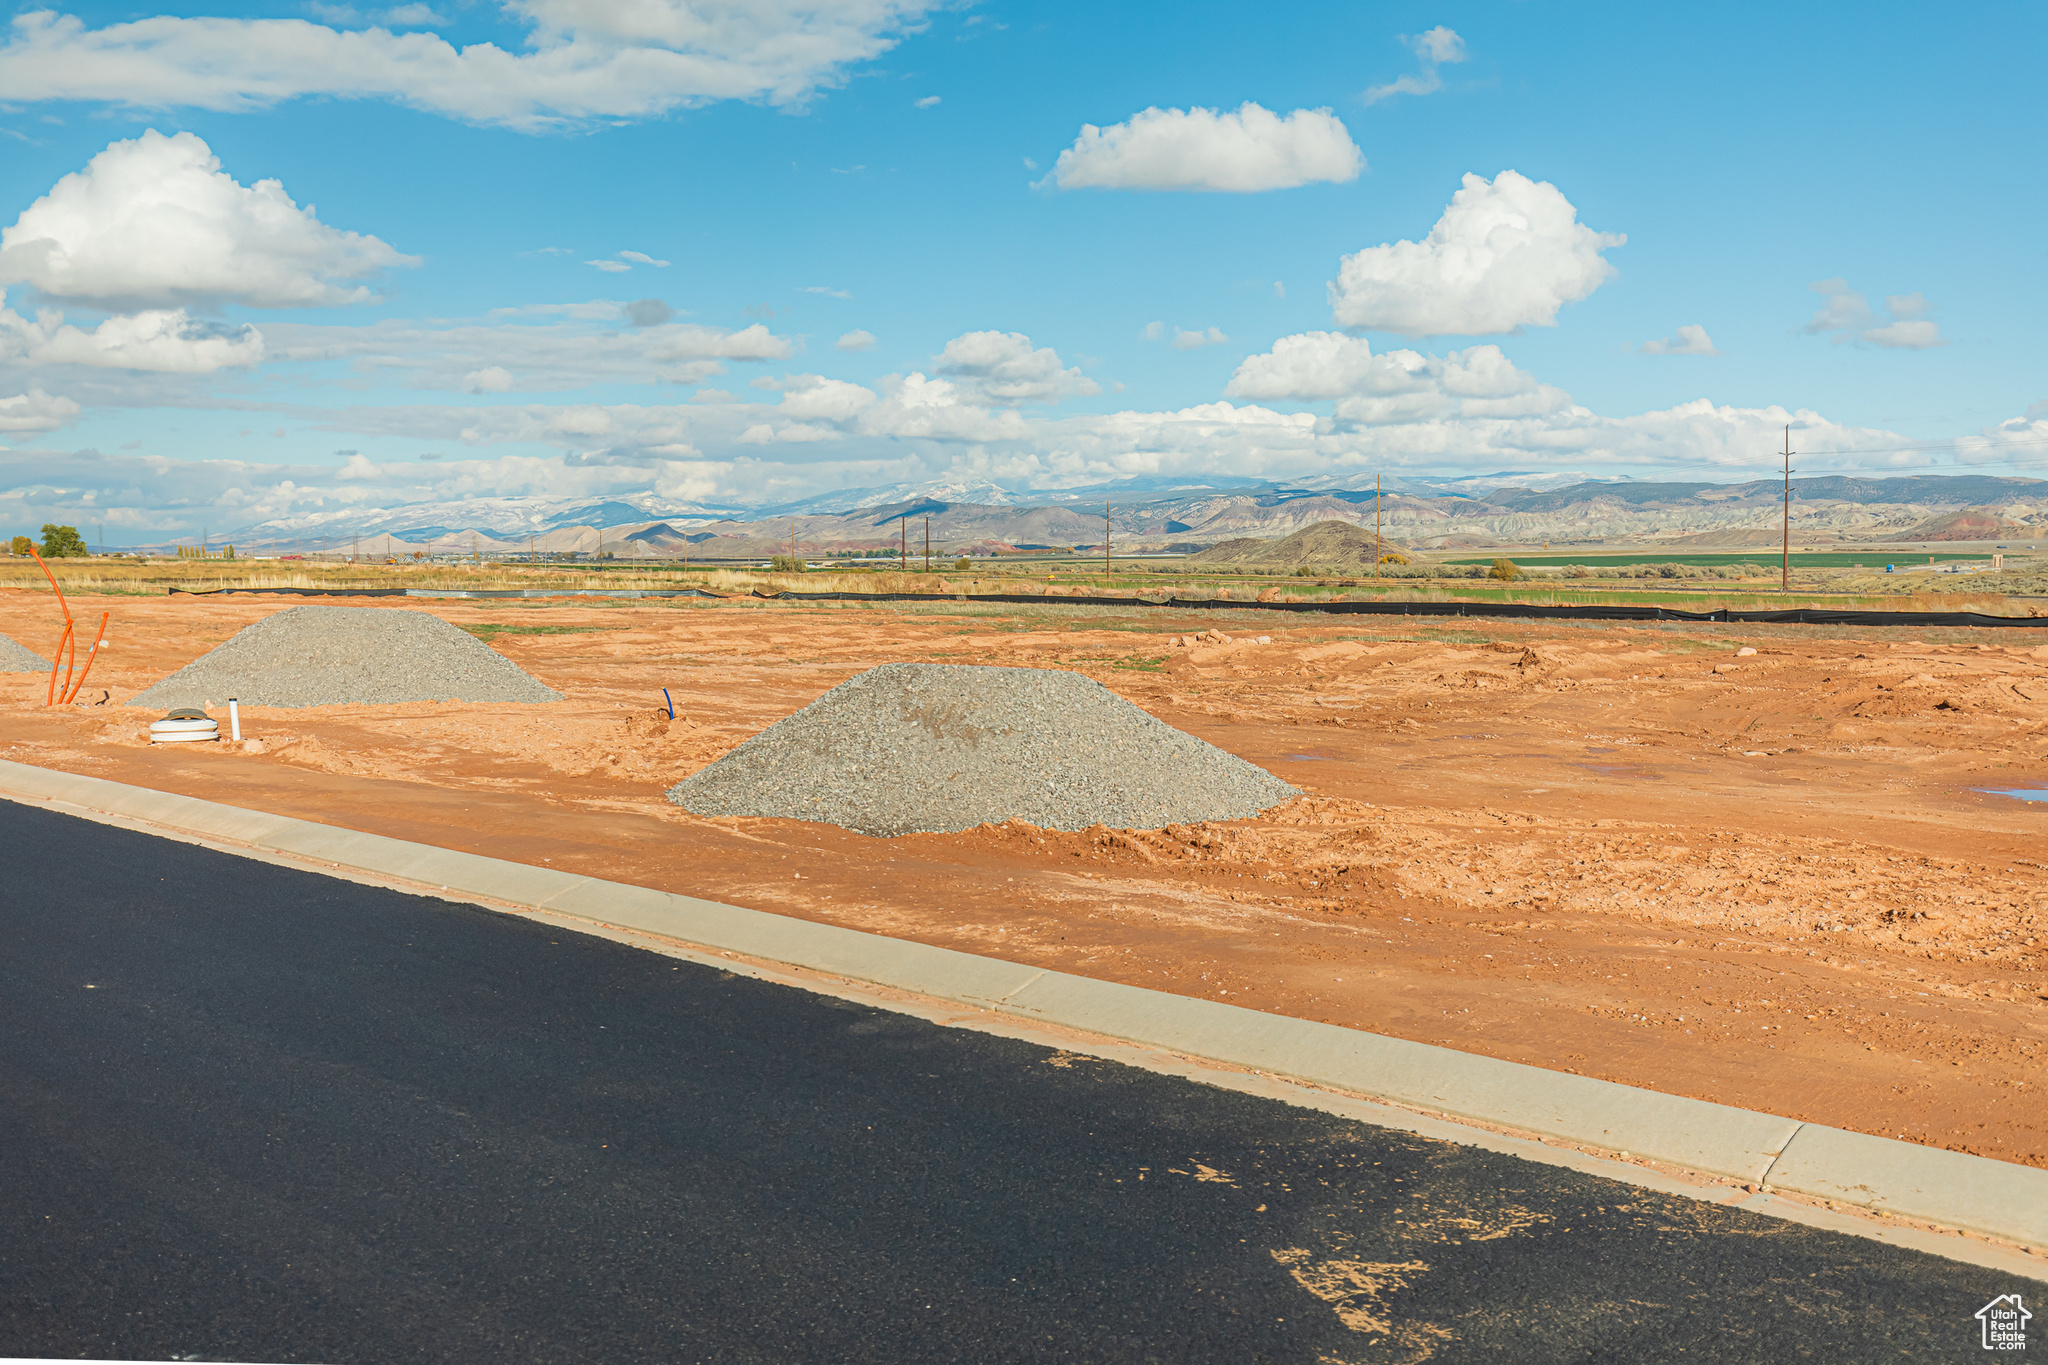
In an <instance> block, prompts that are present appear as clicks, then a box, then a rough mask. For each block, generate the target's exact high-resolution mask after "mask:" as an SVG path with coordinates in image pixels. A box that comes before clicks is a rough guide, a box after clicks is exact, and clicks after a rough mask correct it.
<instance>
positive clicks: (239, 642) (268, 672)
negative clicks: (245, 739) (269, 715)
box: [128, 607, 562, 710]
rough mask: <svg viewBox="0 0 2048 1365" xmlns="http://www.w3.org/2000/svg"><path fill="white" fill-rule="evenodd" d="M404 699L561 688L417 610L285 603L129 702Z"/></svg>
mask: <svg viewBox="0 0 2048 1365" xmlns="http://www.w3.org/2000/svg"><path fill="white" fill-rule="evenodd" d="M229 697H234V698H236V699H238V700H239V701H240V702H241V703H242V704H243V705H244V706H374V705H380V704H385V703H391V702H407V701H484V702H496V701H560V700H561V699H562V694H561V693H559V692H557V691H555V690H554V689H553V688H550V687H546V686H544V685H542V683H541V682H540V681H539V680H538V679H536V678H535V677H533V675H532V674H530V673H528V672H526V671H525V670H524V669H522V668H520V667H519V666H518V665H517V664H515V663H513V662H512V661H511V660H510V659H508V658H506V657H505V656H504V655H502V654H500V653H498V651H496V650H495V649H492V648H491V647H490V646H489V645H487V644H485V643H484V642H483V641H481V640H479V639H477V638H476V637H475V636H473V635H471V634H469V633H468V632H466V631H463V630H460V629H458V628H457V627H455V626H451V625H449V624H448V623H447V622H446V621H443V620H442V619H441V618H440V617H438V616H429V615H428V614H427V613H425V612H423V611H395V610H392V609H390V608H388V607H293V608H291V609H290V610H288V611H281V612H279V613H278V614H277V615H275V616H266V617H264V618H263V619H262V620H261V621H258V622H257V623H256V624H255V625H253V626H249V627H247V628H246V629H243V630H241V631H238V632H236V634H235V635H234V637H233V638H231V639H230V640H228V641H227V642H226V643H225V644H223V645H221V646H219V647H218V648H217V649H214V650H213V651H211V652H210V653H207V654H203V655H201V656H200V657H199V658H197V659H194V660H193V661H192V662H191V663H189V664H186V665H185V666H184V667H183V668H181V669H179V670H178V671H177V672H176V673H173V674H171V676H170V677H168V678H165V679H164V680H163V681H161V682H159V683H157V684H156V685H155V686H153V687H151V688H150V689H149V690H147V691H145V692H143V693H141V694H140V695H139V696H137V697H136V698H135V699H134V700H132V701H130V702H129V703H128V704H129V705H130V706H149V707H155V708H157V709H160V710H169V709H171V708H172V707H178V706H205V705H207V704H208V703H218V702H224V701H226V700H227V699H228V698H229Z"/></svg>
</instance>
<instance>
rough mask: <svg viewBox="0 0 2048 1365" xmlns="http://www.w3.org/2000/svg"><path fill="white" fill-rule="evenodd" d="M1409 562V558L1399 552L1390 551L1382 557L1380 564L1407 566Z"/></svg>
mask: <svg viewBox="0 0 2048 1365" xmlns="http://www.w3.org/2000/svg"><path fill="white" fill-rule="evenodd" d="M1407 562H1408V556H1407V555H1404V554H1402V553H1401V552H1400V551H1399V550H1389V551H1387V552H1386V553H1385V554H1383V555H1381V556H1380V563H1382V564H1406V563H1407Z"/></svg>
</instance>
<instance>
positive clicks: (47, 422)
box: [0, 389, 78, 431]
mask: <svg viewBox="0 0 2048 1365" xmlns="http://www.w3.org/2000/svg"><path fill="white" fill-rule="evenodd" d="M77 415H78V404H76V403H74V402H72V401H71V400H70V399H69V398H61V397H59V398H53V397H51V396H50V395H49V394H47V393H44V392H43V391H42V390H41V389H30V390H29V391H28V392H27V393H17V394H15V395H14V396H13V397H12V398H0V431H55V430H56V429H57V428H58V427H60V426H63V425H64V423H66V422H67V421H69V420H70V419H72V418H73V417H76V416H77Z"/></svg>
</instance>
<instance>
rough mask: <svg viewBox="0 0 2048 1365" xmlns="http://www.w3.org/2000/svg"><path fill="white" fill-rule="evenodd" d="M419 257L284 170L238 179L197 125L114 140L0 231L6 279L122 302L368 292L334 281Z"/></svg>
mask: <svg viewBox="0 0 2048 1365" xmlns="http://www.w3.org/2000/svg"><path fill="white" fill-rule="evenodd" d="M0 87H4V79H0ZM418 263H419V262H418V261H417V259H415V258H414V257H411V256H405V255H401V254H400V253H399V252H397V251H395V250H393V249H392V248H391V247H390V246H388V245H386V244H385V243H384V242H382V241H379V240H378V239H377V238H375V237H369V236H364V235H361V234H358V233H354V232H344V231H341V230H339V229H336V228H331V227H329V226H327V225H326V224H325V223H322V222H321V221H320V220H319V218H318V217H316V216H315V214H314V211H313V209H312V207H311V206H310V205H308V206H307V207H305V208H301V207H299V206H298V205H297V204H295V203H293V202H292V198H291V196H290V195H288V194H286V193H285V190H284V186H283V185H282V184H280V183H279V182H278V181H276V180H259V181H257V182H256V183H255V184H253V185H248V186H244V185H240V184H237V183H236V182H235V179H234V177H233V176H230V175H228V174H227V173H226V172H224V171H222V170H221V168H220V160H219V158H217V157H215V156H214V154H213V150H212V149H211V148H209V147H208V146H207V145H206V143H205V142H203V141H201V140H200V139H199V138H197V137H195V136H194V135H192V134H191V133H178V134H176V135H175V136H172V137H165V136H164V135H163V134H162V133H159V132H157V131H156V130H155V129H151V130H149V131H147V132H145V133H143V135H142V136H141V137H139V138H134V139H132V140H128V141H123V142H116V143H113V144H111V145H110V146H108V147H107V149H106V150H105V151H103V152H101V153H100V154H99V155H98V156H95V157H94V158H93V159H92V160H91V161H90V162H89V163H87V165H86V167H85V169H84V170H81V171H74V172H72V173H71V174H70V175H67V176H65V177H64V178H63V179H62V180H59V181H58V182H57V184H56V185H55V186H54V187H53V188H52V189H51V190H50V192H49V193H48V194H46V195H44V196H43V197H42V198H40V199H38V200H36V202H35V203H33V204H31V205H30V206H29V207H28V208H27V209H26V210H24V211H23V213H22V215H21V217H20V218H18V219H17V220H16V221H15V223H14V225H13V226H12V227H9V228H6V229H4V230H0V284H26V285H29V286H31V287H33V288H34V289H35V290H36V291H37V292H38V293H39V294H41V295H43V296H44V297H46V298H50V299H56V300H62V301H66V302H74V303H87V304H93V305H96V306H98V307H103V308H112V309H117V310H122V311H139V310H142V309H148V308H179V307H187V306H193V307H217V306H219V305H221V304H226V303H240V304H246V305H249V306H251V307H256V308H305V307H320V306H328V305H334V304H345V303H358V302H362V301H364V300H367V299H369V298H370V297H372V296H371V293H370V291H369V289H368V288H366V287H364V286H361V285H358V286H355V287H353V288H350V287H346V286H344V285H341V284H337V283H336V281H339V280H360V279H367V278H371V277H374V276H376V275H377V274H379V273H381V272H382V271H384V270H386V269H388V268H390V267H392V266H400V265H417V264H418Z"/></svg>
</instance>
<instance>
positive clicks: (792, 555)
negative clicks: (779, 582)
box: [789, 517, 796, 573]
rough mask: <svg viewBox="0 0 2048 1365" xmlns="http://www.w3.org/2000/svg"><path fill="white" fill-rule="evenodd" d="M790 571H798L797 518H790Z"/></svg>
mask: <svg viewBox="0 0 2048 1365" xmlns="http://www.w3.org/2000/svg"><path fill="white" fill-rule="evenodd" d="M789 571H790V572H791V573H795V572H796V518H795V517H791V518H790V519H789Z"/></svg>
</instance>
